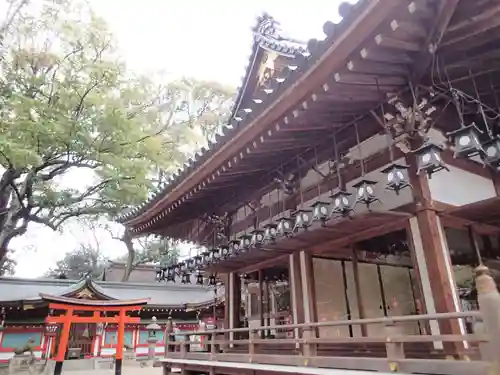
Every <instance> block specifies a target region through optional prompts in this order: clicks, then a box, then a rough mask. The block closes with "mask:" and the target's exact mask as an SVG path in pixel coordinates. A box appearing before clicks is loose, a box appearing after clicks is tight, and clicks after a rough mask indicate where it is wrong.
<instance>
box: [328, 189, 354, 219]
mask: <svg viewBox="0 0 500 375" xmlns="http://www.w3.org/2000/svg"><path fill="white" fill-rule="evenodd" d="M350 196H351V194H350V193H348V192H347V191H344V190H339V191H337V192H336V193H334V194H332V195H331V196H330V198H332V201H333V206H332V212H331V213H330V216H347V215H349V213H350V212H351V211H353V209H352V208H351V206H350V205H349V197H350Z"/></svg>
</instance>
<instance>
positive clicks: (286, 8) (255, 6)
mask: <svg viewBox="0 0 500 375" xmlns="http://www.w3.org/2000/svg"><path fill="white" fill-rule="evenodd" d="M0 1H1V2H3V1H5V0H0ZM33 1H35V0H33ZM88 1H89V3H90V4H91V6H92V7H93V9H94V10H95V11H96V12H97V13H98V14H99V15H100V16H101V17H103V18H104V19H105V20H106V22H107V23H108V24H109V27H110V29H111V31H112V32H113V33H114V35H115V37H116V39H117V41H118V45H119V48H120V50H119V51H120V55H121V57H122V58H123V59H124V60H125V62H126V63H127V65H128V67H129V69H132V70H134V71H136V72H138V73H143V74H150V73H151V74H153V73H157V72H163V73H167V74H172V75H174V76H176V75H179V76H191V77H194V78H198V79H204V80H211V81H217V82H220V83H223V84H227V85H231V86H234V87H238V86H239V84H240V83H241V80H242V78H243V75H244V73H245V68H246V65H247V63H248V58H249V55H250V52H251V45H252V32H251V28H252V27H253V26H254V25H255V22H256V18H257V17H258V16H259V15H260V14H262V13H263V12H267V13H268V14H270V15H272V16H273V17H274V18H275V19H276V20H278V21H279V22H280V23H281V28H282V29H283V31H284V32H286V34H287V35H290V36H292V37H294V38H296V39H301V40H305V41H307V40H308V39H310V38H317V39H323V38H324V34H323V31H322V27H323V24H324V22H325V21H327V20H330V21H334V22H337V21H338V19H339V16H338V12H337V9H338V6H339V4H340V3H341V2H342V1H340V0H308V1H303V0H300V1H299V0H288V1H285V0H239V1H234V0H210V1H207V0H184V1H180V0H177V1H175V0H141V1H131V0H130V1H129V0H88ZM349 2H351V3H352V2H355V1H354V0H350V1H349ZM1 8H2V7H0V9H1ZM96 235H97V238H98V240H99V241H100V248H101V249H103V253H104V254H105V255H106V256H107V257H109V258H115V257H119V256H121V255H123V254H125V253H126V249H125V248H124V246H123V245H122V244H121V243H120V242H118V241H114V240H112V239H111V237H110V235H109V233H107V232H99V233H97V234H96ZM92 238H93V236H91V235H89V234H88V233H85V232H84V231H83V230H82V229H81V228H79V227H77V226H75V227H74V228H71V229H68V230H66V231H65V232H64V233H60V232H53V231H52V230H50V229H47V228H42V227H39V226H36V225H33V224H32V225H30V227H29V231H28V233H27V234H26V235H25V236H23V237H22V238H18V239H15V240H14V241H13V243H12V247H13V249H15V251H16V253H15V259H16V261H17V262H18V265H17V267H16V274H15V275H16V276H19V277H40V276H42V275H43V274H44V273H45V272H46V271H47V270H48V269H49V268H50V267H52V266H54V265H55V262H56V261H57V260H58V259H61V258H62V257H64V254H65V253H66V252H68V251H71V250H73V249H75V248H77V247H78V246H79V243H82V242H87V243H88V242H89V241H93V240H92ZM187 251H188V250H187V249H186V252H187Z"/></svg>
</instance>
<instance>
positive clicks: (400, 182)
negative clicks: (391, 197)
mask: <svg viewBox="0 0 500 375" xmlns="http://www.w3.org/2000/svg"><path fill="white" fill-rule="evenodd" d="M407 170H408V166H407V165H402V164H396V163H393V164H391V165H389V166H388V167H387V168H385V169H383V170H382V171H381V172H382V173H385V174H387V186H386V189H387V190H394V192H395V193H396V194H398V195H399V192H400V190H402V189H404V188H406V187H408V186H409V187H411V185H410V184H409V182H408V180H407V172H406V171H407Z"/></svg>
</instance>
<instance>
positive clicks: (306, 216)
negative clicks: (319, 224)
mask: <svg viewBox="0 0 500 375" xmlns="http://www.w3.org/2000/svg"><path fill="white" fill-rule="evenodd" d="M294 215H295V228H302V229H307V228H308V227H310V226H311V224H312V212H311V211H309V210H297V211H295V213H294Z"/></svg>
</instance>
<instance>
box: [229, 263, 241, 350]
mask: <svg viewBox="0 0 500 375" xmlns="http://www.w3.org/2000/svg"><path fill="white" fill-rule="evenodd" d="M228 282H229V288H228V289H229V321H228V323H229V328H231V329H232V328H239V327H240V310H241V279H240V278H239V276H238V274H237V273H236V272H231V273H229V275H228ZM234 339H235V335H234V332H230V333H229V340H234ZM231 347H233V344H231Z"/></svg>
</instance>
